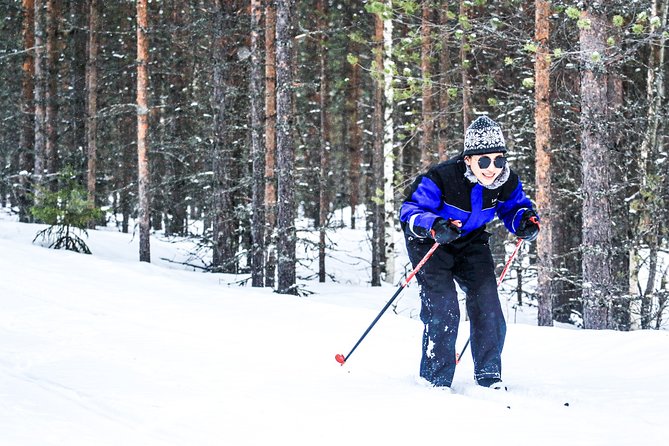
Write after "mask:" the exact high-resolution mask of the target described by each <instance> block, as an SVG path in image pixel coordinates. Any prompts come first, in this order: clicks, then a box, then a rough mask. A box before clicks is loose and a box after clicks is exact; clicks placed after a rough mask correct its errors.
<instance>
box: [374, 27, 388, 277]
mask: <svg viewBox="0 0 669 446" xmlns="http://www.w3.org/2000/svg"><path fill="white" fill-rule="evenodd" d="M374 47H375V49H376V53H375V54H376V56H375V59H374V60H375V65H376V72H373V73H372V76H373V77H374V85H375V88H374V108H373V115H372V120H373V121H372V133H373V143H372V146H373V150H372V152H373V154H372V169H373V172H374V175H373V176H374V178H373V182H372V188H371V189H372V202H373V203H374V204H373V210H372V212H373V216H372V286H381V271H382V270H383V260H382V257H383V251H384V246H383V242H384V239H385V237H384V230H383V229H384V228H383V205H384V201H383V180H384V175H383V88H384V84H383V19H382V18H381V17H380V16H379V14H376V15H375V16H374Z"/></svg>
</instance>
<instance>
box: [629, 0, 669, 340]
mask: <svg viewBox="0 0 669 446" xmlns="http://www.w3.org/2000/svg"><path fill="white" fill-rule="evenodd" d="M668 4H669V1H667V0H664V1H663V2H662V4H660V0H653V2H652V4H651V17H659V18H660V22H659V23H657V24H652V25H651V31H652V32H658V30H662V29H664V28H666V25H667V8H668ZM658 34H659V35H658V37H657V38H654V39H653V41H652V42H651V44H650V54H649V57H648V71H647V75H646V98H647V100H648V110H647V113H646V119H647V127H646V131H645V133H644V138H643V140H642V143H641V150H640V155H641V156H640V158H641V159H640V165H641V169H642V172H641V191H640V196H641V197H643V198H642V199H643V200H644V203H643V205H642V206H639V208H640V215H639V227H638V231H637V232H639V233H641V234H644V235H645V237H644V238H645V244H646V245H647V246H648V250H649V255H648V256H649V258H648V278H647V280H646V284H645V286H644V287H643V292H642V295H641V328H643V329H648V328H651V322H652V320H653V319H654V311H653V295H654V294H655V281H656V277H657V269H658V249H659V247H660V243H661V236H660V225H661V222H660V219H658V218H657V216H658V215H661V214H662V211H663V209H662V208H663V202H662V187H663V181H662V176H663V174H662V172H661V171H660V170H659V169H658V166H657V164H656V163H657V159H658V158H659V157H660V152H661V151H662V144H663V141H662V135H663V129H664V121H663V114H662V106H663V104H664V103H665V71H664V69H665V67H666V66H665V51H666V49H665V48H666V40H667V39H666V37H665V34H660V33H658ZM664 175H666V173H665V174H664ZM638 256H639V254H638V253H636V252H634V253H633V258H638ZM635 269H636V273H637V274H635V276H637V277H636V281H638V269H639V266H638V265H635ZM638 288H639V289H641V286H640V285H638Z"/></svg>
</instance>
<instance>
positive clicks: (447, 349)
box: [407, 232, 506, 387]
mask: <svg viewBox="0 0 669 446" xmlns="http://www.w3.org/2000/svg"><path fill="white" fill-rule="evenodd" d="M488 237H489V234H488V233H485V232H482V233H481V234H480V235H479V236H477V237H476V238H474V239H472V240H468V241H467V243H465V244H464V245H460V246H457V247H454V246H451V245H446V246H440V247H439V248H438V249H437V250H436V251H435V252H434V254H433V255H432V257H431V258H430V259H429V260H428V261H427V263H425V265H424V266H423V268H422V269H421V270H420V272H419V273H418V275H417V280H418V283H419V284H420V286H421V291H420V295H421V301H422V307H421V313H420V317H421V320H422V321H423V323H424V324H425V328H424V331H423V356H422V359H421V363H420V376H422V377H423V378H425V379H426V380H428V381H429V382H431V383H432V384H433V385H435V386H448V387H450V386H451V383H452V382H453V374H454V373H455V341H456V338H457V335H458V324H459V322H460V308H459V305H458V296H457V292H456V287H455V282H457V283H458V285H459V286H460V288H461V289H462V290H463V291H464V292H465V293H466V296H467V297H466V309H467V314H468V315H469V320H470V336H471V347H472V356H473V359H474V377H475V379H476V380H477V382H479V383H480V382H481V380H489V379H491V378H492V379H495V378H498V379H501V373H502V361H501V355H502V348H503V347H504V338H505V336H506V322H505V321H504V314H503V313H502V308H501V306H500V303H499V298H498V296H497V283H496V278H495V269H494V262H493V259H492V255H491V253H490V247H489V246H488ZM433 243H434V241H433V240H431V239H424V240H420V239H416V238H413V237H407V251H408V254H409V258H410V259H411V263H412V264H413V265H414V267H415V266H416V265H417V264H418V262H420V260H421V259H422V258H423V257H424V256H425V254H427V252H428V251H429V249H430V248H431V246H432V245H433Z"/></svg>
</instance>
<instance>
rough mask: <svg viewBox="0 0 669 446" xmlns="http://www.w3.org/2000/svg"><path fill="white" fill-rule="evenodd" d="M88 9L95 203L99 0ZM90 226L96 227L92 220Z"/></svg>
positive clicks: (92, 191)
mask: <svg viewBox="0 0 669 446" xmlns="http://www.w3.org/2000/svg"><path fill="white" fill-rule="evenodd" d="M88 3H89V5H88V6H89V9H88V63H87V64H86V92H87V102H86V146H87V149H86V153H87V154H88V182H87V185H88V201H89V202H90V203H91V205H93V206H94V205H95V189H96V188H95V183H96V179H97V159H98V155H97V153H98V147H97V129H98V120H97V113H98V65H97V64H98V62H97V59H98V26H99V24H98V19H99V17H98V0H89V2H88ZM88 227H89V228H95V221H90V222H89V224H88Z"/></svg>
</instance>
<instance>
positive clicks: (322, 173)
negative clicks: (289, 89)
mask: <svg viewBox="0 0 669 446" xmlns="http://www.w3.org/2000/svg"><path fill="white" fill-rule="evenodd" d="M317 9H318V14H319V20H318V22H319V23H318V29H319V30H320V31H321V35H320V42H319V44H320V45H319V59H320V70H321V72H320V78H321V79H320V87H319V99H320V121H321V122H320V158H321V159H320V169H319V182H318V183H319V194H318V195H319V206H318V227H319V240H318V281H319V282H321V283H324V282H325V278H326V271H325V241H326V228H327V223H328V216H329V215H330V194H329V181H328V180H329V177H330V127H329V123H328V110H327V109H328V105H329V96H328V95H329V91H328V77H327V62H328V57H327V51H328V48H327V45H328V39H327V24H328V22H327V13H328V11H327V3H326V0H318V5H317Z"/></svg>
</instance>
